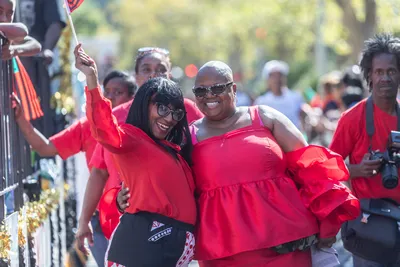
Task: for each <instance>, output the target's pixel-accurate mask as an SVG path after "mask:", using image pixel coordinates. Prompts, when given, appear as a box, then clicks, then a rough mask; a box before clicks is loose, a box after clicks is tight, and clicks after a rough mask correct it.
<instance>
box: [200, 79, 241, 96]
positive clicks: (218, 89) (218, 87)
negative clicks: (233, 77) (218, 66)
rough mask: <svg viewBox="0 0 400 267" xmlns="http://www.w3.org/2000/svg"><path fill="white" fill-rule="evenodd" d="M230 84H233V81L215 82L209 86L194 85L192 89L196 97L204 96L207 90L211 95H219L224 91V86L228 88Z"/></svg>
mask: <svg viewBox="0 0 400 267" xmlns="http://www.w3.org/2000/svg"><path fill="white" fill-rule="evenodd" d="M232 84H233V82H229V83H224V84H215V85H212V86H210V87H203V86H200V87H194V88H193V89H192V91H193V94H194V95H195V96H196V97H205V96H206V95H207V93H208V92H210V93H211V94H213V95H220V94H222V93H223V92H225V90H226V88H228V87H229V86H231V85H232Z"/></svg>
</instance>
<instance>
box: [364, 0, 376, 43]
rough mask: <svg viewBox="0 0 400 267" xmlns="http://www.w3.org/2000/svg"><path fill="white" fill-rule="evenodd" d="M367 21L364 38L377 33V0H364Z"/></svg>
mask: <svg viewBox="0 0 400 267" xmlns="http://www.w3.org/2000/svg"><path fill="white" fill-rule="evenodd" d="M364 7H365V22H364V27H363V28H364V38H369V37H371V36H372V35H373V34H374V33H375V26H376V1H375V0H364Z"/></svg>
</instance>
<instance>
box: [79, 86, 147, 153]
mask: <svg viewBox="0 0 400 267" xmlns="http://www.w3.org/2000/svg"><path fill="white" fill-rule="evenodd" d="M85 93H86V116H87V119H88V121H89V123H90V129H91V132H92V135H93V137H94V138H95V139H96V141H97V142H99V143H100V144H102V145H103V146H104V147H105V148H106V149H108V150H110V151H111V152H113V153H125V152H127V151H129V148H130V147H131V146H134V145H135V144H134V143H135V142H134V140H133V139H132V138H129V136H127V134H126V133H125V131H124V130H123V129H122V128H121V127H120V126H118V121H117V119H116V118H115V116H114V115H113V114H112V110H111V102H110V101H109V100H108V99H106V98H104V97H103V96H102V94H101V92H100V88H96V89H92V90H88V88H87V87H86V88H85ZM138 138H139V137H138ZM138 141H139V140H138Z"/></svg>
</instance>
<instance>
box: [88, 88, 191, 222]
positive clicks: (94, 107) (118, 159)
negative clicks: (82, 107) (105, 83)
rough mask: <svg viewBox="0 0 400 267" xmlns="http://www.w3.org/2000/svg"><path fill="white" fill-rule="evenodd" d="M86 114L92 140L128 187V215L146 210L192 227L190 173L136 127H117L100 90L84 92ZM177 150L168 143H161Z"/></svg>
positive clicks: (180, 158)
mask: <svg viewBox="0 0 400 267" xmlns="http://www.w3.org/2000/svg"><path fill="white" fill-rule="evenodd" d="M86 99H87V100H86V101H87V105H86V113H87V118H88V120H89V122H90V124H91V131H92V133H93V136H94V138H95V139H96V140H97V141H98V142H99V143H101V144H102V145H103V146H104V147H105V148H106V149H107V150H109V151H110V152H112V153H113V159H114V162H115V164H114V165H115V167H116V169H117V170H118V172H119V174H120V175H121V179H122V181H124V183H125V184H126V185H127V187H129V188H130V190H131V192H130V194H131V197H130V199H129V201H128V202H129V205H130V206H129V207H128V208H127V209H126V212H128V213H137V212H139V211H148V212H153V213H159V214H162V215H165V216H168V217H170V218H173V219H176V220H179V221H182V222H186V223H189V224H195V222H196V204H195V199H194V181H193V176H192V171H191V169H190V167H189V166H188V165H187V163H186V162H185V160H184V159H183V158H182V157H180V156H179V155H178V160H176V159H175V158H174V157H173V156H172V155H171V154H169V153H168V152H167V151H166V150H165V149H164V148H162V147H161V146H159V145H158V144H156V143H155V142H154V140H153V139H151V138H150V137H149V136H148V135H147V134H145V133H144V132H143V131H142V130H140V129H139V128H136V127H134V126H132V125H130V124H125V123H122V124H120V125H118V122H117V119H116V118H115V116H113V115H112V113H111V105H110V102H109V101H108V100H106V99H105V98H104V97H103V96H102V95H101V93H100V89H99V88H97V89H93V90H87V89H86ZM164 144H166V145H169V146H170V147H172V148H173V149H176V150H179V146H175V145H174V144H171V143H169V142H166V141H165V142H164Z"/></svg>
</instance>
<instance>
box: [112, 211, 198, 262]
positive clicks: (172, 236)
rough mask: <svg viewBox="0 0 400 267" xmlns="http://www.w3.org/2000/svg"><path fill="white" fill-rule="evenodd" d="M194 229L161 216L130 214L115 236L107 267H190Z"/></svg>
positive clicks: (123, 220) (125, 217) (143, 213)
mask: <svg viewBox="0 0 400 267" xmlns="http://www.w3.org/2000/svg"><path fill="white" fill-rule="evenodd" d="M193 228H194V227H193V225H190V224H187V223H183V222H180V221H177V220H174V219H171V218H169V217H166V216H163V215H160V214H155V213H149V212H139V213H136V214H130V213H126V214H124V215H123V216H122V217H121V220H120V223H119V224H118V226H117V228H116V229H115V231H114V233H113V234H112V236H111V239H110V244H109V248H108V252H107V256H106V259H107V265H106V266H121V267H122V266H125V267H175V266H179V267H181V266H188V264H189V262H190V261H191V260H192V258H193V256H194V244H195V241H194V236H193Z"/></svg>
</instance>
